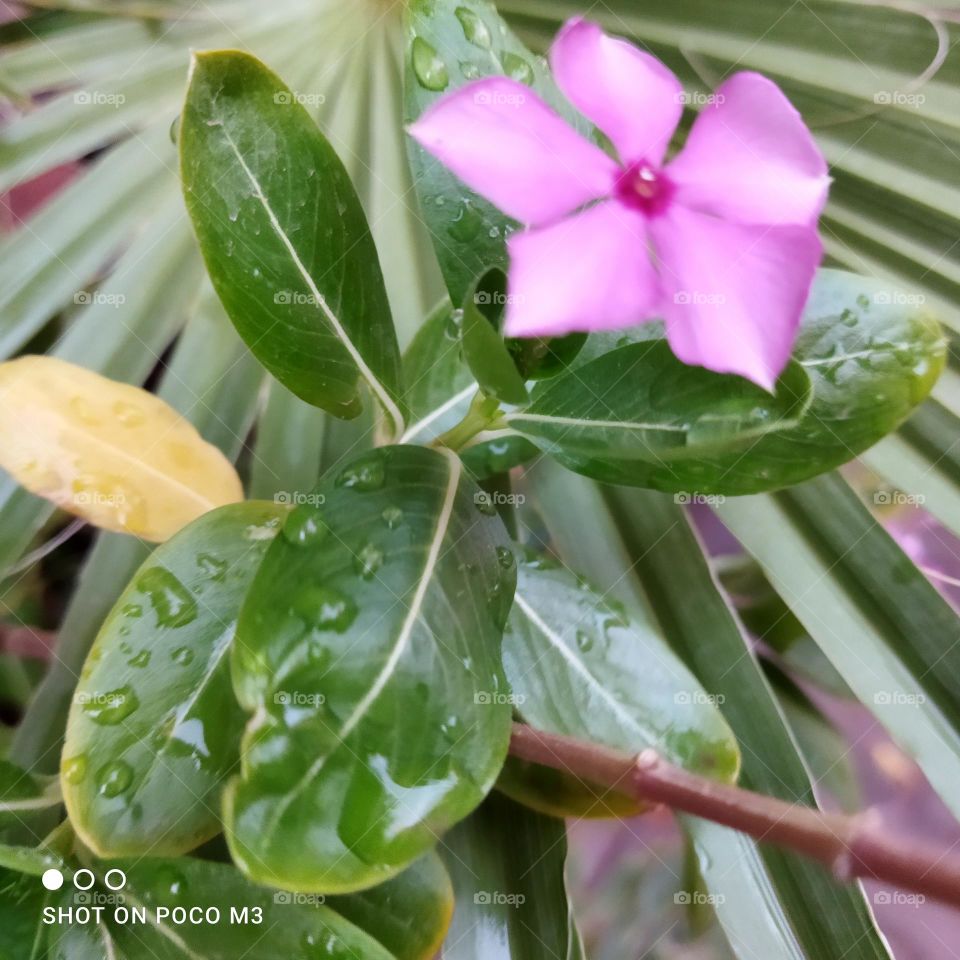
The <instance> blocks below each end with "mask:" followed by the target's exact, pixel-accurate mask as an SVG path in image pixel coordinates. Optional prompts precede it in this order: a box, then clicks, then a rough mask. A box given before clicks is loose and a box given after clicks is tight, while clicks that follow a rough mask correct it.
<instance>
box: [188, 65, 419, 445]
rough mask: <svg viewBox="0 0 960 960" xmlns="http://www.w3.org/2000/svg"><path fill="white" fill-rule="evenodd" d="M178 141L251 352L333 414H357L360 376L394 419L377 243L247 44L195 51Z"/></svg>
mask: <svg viewBox="0 0 960 960" xmlns="http://www.w3.org/2000/svg"><path fill="white" fill-rule="evenodd" d="M180 150H181V167H182V177H183V185H184V193H185V197H186V201H187V209H188V210H189V212H190V216H191V218H192V220H193V225H194V229H195V230H196V233H197V238H198V239H199V241H200V248H201V251H202V252H203V255H204V259H205V260H206V264H207V269H208V271H209V273H210V278H211V280H212V281H213V284H214V287H215V288H216V290H217V293H218V294H219V296H220V299H221V300H222V302H223V305H224V306H225V307H226V310H227V313H228V314H229V315H230V318H231V319H232V320H233V322H234V324H235V325H236V327H237V330H238V331H239V332H240V335H241V336H242V337H243V338H244V340H245V341H246V342H247V344H248V346H249V347H250V349H251V350H252V351H253V352H254V354H256V356H257V357H258V359H259V360H260V361H261V363H263V365H264V366H265V367H266V368H267V369H268V370H269V371H270V372H271V373H272V374H273V375H274V376H275V377H276V378H277V379H278V380H279V381H280V382H281V383H283V384H284V385H285V386H286V387H288V388H289V389H290V390H292V391H293V392H294V393H296V394H297V395H298V396H300V397H302V398H303V399H304V400H307V401H309V402H310V403H312V404H315V405H316V406H319V407H323V408H324V409H325V410H328V411H329V412H331V413H333V414H335V415H337V416H338V417H343V418H352V417H355V416H357V415H358V414H359V412H360V410H361V406H362V403H361V398H360V392H359V386H360V383H361V382H364V381H365V382H366V384H367V386H368V387H369V388H370V391H371V393H372V394H373V396H374V397H375V398H376V400H377V401H378V402H379V404H380V405H381V406H382V407H383V409H384V411H385V412H386V415H387V417H388V420H389V421H390V422H391V429H392V430H394V431H399V430H401V429H402V422H403V417H402V415H401V413H400V409H399V406H398V404H397V396H398V392H399V351H398V347H397V341H396V335H395V333H394V330H393V325H392V322H391V320H390V308H389V304H388V303H387V296H386V290H385V288H384V284H383V277H382V275H381V272H380V266H379V261H378V259H377V252H376V248H375V247H374V243H373V239H372V237H371V235H370V230H369V227H368V225H367V221H366V217H365V216H364V213H363V210H362V208H361V206H360V202H359V200H358V199H357V195H356V193H355V191H354V188H353V185H352V183H351V182H350V178H349V177H348V175H347V172H346V170H345V169H344V167H343V164H342V163H341V162H340V160H339V158H338V157H337V154H336V153H335V152H334V150H333V148H332V147H331V146H330V144H329V143H328V142H327V140H326V139H325V138H324V136H323V135H322V134H321V133H320V131H319V129H318V128H317V126H316V124H315V123H314V121H313V120H312V119H311V118H310V116H309V114H308V113H307V112H306V110H305V109H304V108H303V107H302V106H301V105H300V103H299V101H298V98H297V96H296V95H295V94H294V93H293V91H291V90H290V89H289V88H288V87H287V86H286V85H285V84H284V83H283V81H281V80H280V78H279V77H277V76H276V75H275V74H274V73H272V72H271V71H270V70H268V69H267V68H266V67H265V66H264V65H263V64H262V63H260V62H259V61H258V60H256V59H255V58H254V57H252V56H250V55H249V54H245V53H240V52H238V51H221V52H214V53H204V54H199V55H197V57H196V58H195V60H194V65H193V69H192V72H191V79H190V87H189V90H188V92H187V102H186V105H185V107H184V113H183V120H182V124H181V131H180Z"/></svg>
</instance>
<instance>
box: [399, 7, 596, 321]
mask: <svg viewBox="0 0 960 960" xmlns="http://www.w3.org/2000/svg"><path fill="white" fill-rule="evenodd" d="M405 16H406V26H407V34H408V37H409V45H408V49H407V58H406V60H407V62H406V76H405V89H404V107H405V115H406V119H407V120H408V121H413V120H416V119H417V117H419V116H420V114H421V113H423V111H424V110H426V109H427V107H429V106H430V105H431V104H432V103H433V102H434V101H436V100H437V99H438V98H439V97H441V96H443V94H444V93H446V92H448V91H450V90H454V89H456V88H457V87H460V86H463V85H464V84H465V83H469V82H470V81H471V80H476V79H478V78H480V77H489V76H495V75H504V74H505V75H507V76H511V77H513V78H514V79H516V80H520V81H521V82H523V83H527V84H529V85H530V86H531V87H532V88H533V89H534V90H536V91H537V93H539V94H540V95H541V96H542V97H544V98H545V99H546V100H547V102H548V103H550V104H551V105H552V106H553V107H554V108H555V109H556V110H557V111H558V112H560V113H561V114H562V115H563V116H564V117H565V118H566V119H567V120H569V121H570V122H571V124H573V125H574V126H577V127H579V128H580V129H584V128H585V123H584V121H583V120H582V119H581V118H579V117H578V116H577V115H576V114H575V113H574V111H573V110H572V109H571V107H570V105H569V104H568V103H567V101H566V100H565V99H564V98H563V97H562V96H561V95H560V93H559V91H558V90H557V88H556V85H555V84H554V82H553V79H552V77H551V76H550V71H549V70H548V69H547V66H546V62H545V61H544V60H543V59H542V58H539V57H535V56H534V55H533V54H532V53H530V51H529V50H527V48H526V47H525V46H524V45H523V44H522V43H521V42H520V41H519V40H518V39H517V38H516V36H514V34H513V33H512V32H511V31H510V29H509V28H508V27H507V26H506V24H505V23H504V22H503V20H501V19H500V16H499V14H498V13H497V10H496V7H495V6H494V5H493V4H492V3H488V2H486V0H411V2H410V3H409V4H408V5H407V10H406V14H405ZM409 155H410V167H411V170H412V172H413V182H414V184H415V185H416V189H417V193H418V194H419V197H420V207H421V211H422V213H423V220H424V222H425V223H426V225H427V227H428V228H429V230H430V233H431V235H432V237H433V241H434V250H435V251H436V254H437V259H438V260H439V262H440V269H441V271H442V273H443V278H444V280H445V281H446V284H447V289H448V290H449V291H450V297H451V299H452V300H453V302H454V303H462V302H463V299H464V297H465V296H466V295H467V292H468V290H469V288H470V286H471V285H472V283H473V281H474V280H475V278H476V277H478V276H480V274H482V273H484V272H485V271H486V270H488V269H490V268H491V267H501V268H505V266H506V259H507V252H506V240H507V237H508V236H509V235H510V234H511V233H512V232H513V231H514V230H515V229H516V226H517V224H516V223H515V222H514V221H512V220H510V219H509V218H508V217H506V216H504V214H503V213H501V212H500V211H499V210H498V209H497V208H496V207H494V206H493V205H492V204H490V203H488V202H487V201H486V200H484V199H483V198H482V197H480V196H478V195H477V194H475V193H474V192H473V191H471V190H470V189H469V188H468V187H466V186H465V185H464V184H463V183H462V182H461V181H460V180H458V179H457V178H456V177H455V176H454V175H453V174H452V173H451V172H450V171H449V170H447V169H446V167H444V166H443V164H441V163H440V162H439V161H438V160H436V159H434V158H433V157H431V156H430V155H429V154H427V153H426V152H425V151H424V150H423V149H421V147H420V146H419V145H417V144H416V143H414V142H413V141H410V143H409Z"/></svg>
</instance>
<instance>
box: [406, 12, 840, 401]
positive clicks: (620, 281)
mask: <svg viewBox="0 0 960 960" xmlns="http://www.w3.org/2000/svg"><path fill="white" fill-rule="evenodd" d="M550 62H551V67H552V69H553V74H554V77H555V78H556V81H557V83H558V84H559V86H560V88H561V90H562V91H563V92H564V94H565V95H566V96H567V98H568V99H569V100H570V102H571V103H572V104H573V105H574V106H575V107H576V108H577V109H578V110H579V111H580V112H581V113H583V114H584V115H585V116H586V117H587V118H588V119H589V120H591V121H592V122H593V123H594V124H595V125H596V126H597V127H599V129H600V130H602V131H603V133H605V134H606V135H607V137H608V138H609V139H610V141H611V142H612V144H613V146H614V147H615V148H616V151H617V153H618V155H619V162H618V161H617V160H614V159H612V158H611V157H610V156H608V155H607V154H606V153H604V151H602V150H601V149H600V148H599V147H597V146H594V144H592V143H590V142H589V141H587V140H586V139H584V138H583V137H581V136H580V135H579V134H578V133H577V132H576V131H574V130H573V129H572V128H571V127H570V126H569V125H568V124H567V123H565V122H564V121H563V120H562V119H561V118H560V117H559V116H558V115H557V114H556V113H555V112H554V111H553V110H551V109H550V108H549V107H548V106H547V105H546V104H545V103H544V102H543V101H542V100H541V99H540V98H539V97H538V96H537V95H536V94H534V93H533V92H532V91H531V90H530V89H529V88H527V87H525V86H523V85H522V84H519V83H516V82H515V81H513V80H510V79H507V78H506V77H489V78H486V79H483V80H478V81H476V82H474V83H470V84H468V85H466V86H464V87H461V88H460V89H458V90H456V91H454V92H453V93H450V94H449V95H447V96H445V97H443V98H442V99H441V100H439V101H438V102H437V103H435V104H434V105H433V106H432V107H431V108H430V109H429V110H427V111H426V112H425V113H424V114H423V116H422V117H421V118H420V119H419V120H418V121H417V122H416V123H414V124H413V125H412V127H411V128H410V133H411V135H412V136H413V137H415V138H416V139H417V140H418V141H419V143H420V144H422V146H423V147H424V148H425V149H426V150H428V151H429V152H430V153H432V154H433V155H434V156H435V157H437V158H438V159H439V160H440V161H441V162H442V163H444V164H445V165H446V166H447V167H449V168H450V169H451V170H452V171H453V172H454V173H455V174H456V175H457V176H458V177H459V178H460V179H461V180H463V181H464V182H465V183H466V184H467V185H469V186H470V187H471V188H472V189H473V190H475V191H476V192H477V193H480V194H482V195H483V196H485V197H487V198H488V199H489V200H490V201H491V202H493V203H494V204H496V206H498V207H499V208H500V209H501V210H503V211H504V213H506V214H507V215H508V216H510V217H513V218H514V219H516V220H519V221H520V222H521V223H523V224H525V225H526V226H527V227H528V228H529V229H526V230H524V231H521V232H517V233H515V234H514V235H513V236H511V237H510V239H509V241H508V248H509V254H510V271H509V291H508V293H509V296H508V301H507V302H508V306H507V316H506V321H505V332H506V333H507V334H508V335H509V336H514V337H532V336H556V335H560V334H564V333H569V332H571V331H574V330H609V329H617V328H620V327H626V326H630V325H632V324H635V323H639V322H641V321H644V320H649V319H652V318H654V317H662V318H663V319H664V320H665V321H666V328H667V337H668V338H669V341H670V345H671V347H672V348H673V351H674V353H676V355H677V356H678V357H679V358H680V359H681V360H682V361H683V362H685V363H690V364H699V365H702V366H704V367H707V368H709V369H710V370H716V371H718V372H721V373H738V374H741V375H743V376H745V377H748V378H749V379H751V380H753V381H755V382H756V383H758V384H760V385H761V386H763V387H765V388H767V389H771V388H772V387H773V384H774V382H775V381H776V378H777V375H778V374H779V373H780V371H781V370H782V369H783V367H784V366H785V364H786V363H787V361H788V359H789V357H790V351H791V349H792V347H793V341H794V339H795V337H796V332H797V327H798V325H799V323H800V317H801V313H802V311H803V307H804V304H805V302H806V299H807V294H808V292H809V289H810V284H811V282H812V280H813V275H814V272H815V270H816V268H817V265H818V264H819V262H820V258H821V254H822V247H821V244H820V239H819V237H818V235H817V229H816V224H817V218H818V217H819V215H820V211H821V210H822V208H823V205H824V203H825V202H826V196H827V188H828V186H829V182H830V179H829V177H828V176H827V166H826V162H825V161H824V159H823V156H822V154H821V153H820V151H819V150H818V149H817V146H816V144H815V143H814V141H813V138H812V137H811V135H810V132H809V131H808V130H807V128H806V127H805V126H804V123H803V121H802V120H801V118H800V115H799V114H798V113H797V111H796V110H795V109H794V108H793V107H792V106H791V104H790V103H789V101H788V100H787V99H786V97H785V96H784V95H783V93H782V92H781V91H780V89H779V88H778V87H777V86H776V85H775V84H774V83H772V82H771V81H770V80H767V79H766V78H764V77H762V76H760V75H759V74H756V73H738V74H735V75H734V76H732V77H731V78H730V79H729V80H727V81H726V82H725V83H724V84H723V85H722V86H721V87H720V88H719V89H718V91H717V93H716V94H715V95H714V96H713V97H712V98H711V102H710V103H709V105H708V106H706V107H705V108H704V109H703V110H702V111H701V112H700V115H699V116H698V118H697V120H696V122H695V123H694V126H693V129H692V131H691V133H690V136H689V137H688V138H687V142H686V145H685V146H684V148H683V150H682V151H681V152H680V154H679V155H678V156H677V157H676V158H674V159H673V160H671V161H670V162H669V163H666V164H665V163H664V154H665V153H666V149H667V145H668V144H669V142H670V139H671V137H672V136H673V132H674V130H675V129H676V126H677V123H678V122H679V120H680V115H681V112H682V109H683V102H684V95H683V88H682V86H681V84H680V82H679V80H677V78H676V77H675V76H674V75H673V74H672V73H671V72H670V71H669V70H668V69H667V68H666V67H665V66H664V65H663V64H662V63H661V62H660V61H659V60H657V59H655V58H654V57H652V56H650V55H649V54H646V53H643V52H642V51H640V50H638V49H637V48H636V47H634V46H632V45H630V44H629V43H627V42H625V41H623V40H616V39H613V38H611V37H608V36H607V35H606V34H604V33H603V31H602V30H601V29H600V28H599V27H597V26H596V25H594V24H592V23H588V22H586V21H584V20H580V19H576V20H571V21H570V22H569V23H567V24H566V26H565V27H564V28H563V30H562V31H561V32H560V34H559V35H558V37H557V39H556V41H555V43H554V45H553V49H552V50H551V52H550Z"/></svg>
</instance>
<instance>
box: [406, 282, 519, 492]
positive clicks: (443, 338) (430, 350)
mask: <svg viewBox="0 0 960 960" xmlns="http://www.w3.org/2000/svg"><path fill="white" fill-rule="evenodd" d="M461 322H462V317H461V315H460V313H459V312H458V311H455V310H453V308H452V307H451V306H450V303H449V302H448V301H445V302H444V303H442V304H440V305H439V306H438V307H437V308H436V309H435V310H434V311H433V312H432V313H431V314H430V316H429V317H427V319H426V320H425V321H424V324H423V326H422V327H421V328H420V330H419V332H418V333H417V335H416V337H414V340H413V342H412V343H411V344H410V346H409V347H408V348H407V351H406V353H405V354H404V357H403V370H404V382H405V383H406V384H407V390H408V392H407V402H408V404H409V407H410V411H411V417H412V420H413V422H412V423H411V425H410V427H409V428H408V429H407V432H406V433H405V434H404V436H403V440H404V442H412V443H418V444H426V443H429V442H430V441H431V440H433V439H435V438H436V437H438V436H440V434H442V433H444V432H445V431H447V430H450V429H451V428H452V427H454V426H456V425H457V424H458V423H459V422H460V421H461V420H462V419H463V418H464V416H465V415H466V413H467V409H468V408H469V406H470V401H471V399H472V398H473V397H474V395H475V394H476V392H477V390H478V388H479V385H478V384H477V382H476V381H475V380H474V378H473V374H472V373H471V372H470V368H469V367H468V366H467V365H466V364H465V363H464V362H463V358H462V356H461V344H460V327H461ZM461 454H462V458H463V461H464V464H465V465H466V466H467V469H468V470H469V471H470V473H471V474H472V475H473V476H474V477H475V478H477V479H478V480H483V479H485V478H487V477H489V476H491V475H493V474H495V473H503V472H505V471H507V470H510V469H512V468H513V467H515V466H519V465H520V464H521V463H523V462H524V461H526V460H530V459H531V458H533V457H535V456H537V454H538V451H537V448H536V447H535V446H534V445H533V444H532V443H530V441H529V440H526V439H525V438H523V437H520V436H516V435H501V434H500V433H499V432H498V433H496V434H493V435H491V434H489V433H483V434H480V435H479V436H478V437H477V438H475V440H474V441H473V442H472V443H471V444H469V445H468V446H467V447H465V448H464V450H463V451H461Z"/></svg>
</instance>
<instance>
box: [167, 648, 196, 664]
mask: <svg viewBox="0 0 960 960" xmlns="http://www.w3.org/2000/svg"><path fill="white" fill-rule="evenodd" d="M170 659H171V660H173V662H174V663H179V664H180V666H181V667H186V666H189V665H190V664H191V663H193V651H192V650H191V649H190V648H189V647H177V649H176V650H174V651H173V653H171V654H170Z"/></svg>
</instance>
